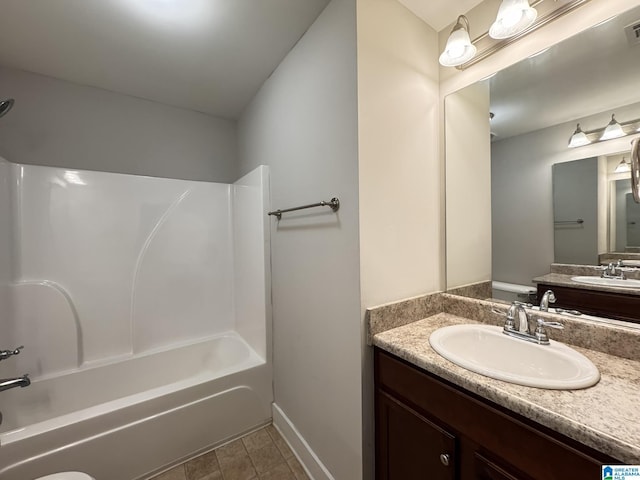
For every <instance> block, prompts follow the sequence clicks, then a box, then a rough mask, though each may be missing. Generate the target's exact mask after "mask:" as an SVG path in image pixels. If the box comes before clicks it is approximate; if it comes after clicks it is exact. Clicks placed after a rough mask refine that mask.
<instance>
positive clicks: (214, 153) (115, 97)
mask: <svg viewBox="0 0 640 480" xmlns="http://www.w3.org/2000/svg"><path fill="white" fill-rule="evenodd" d="M0 94H1V95H0V97H2V98H15V100H16V103H15V105H14V107H13V109H12V110H11V112H10V113H9V114H7V115H6V116H4V117H3V118H2V123H0V156H3V157H4V158H5V159H7V160H8V161H10V162H13V163H21V164H27V165H45V166H56V167H66V168H75V169H83V170H98V171H105V172H118V173H130V174H137V175H150V176H156V177H168V178H180V179H186V180H206V181H215V182H227V183H230V182H233V181H234V180H235V179H236V178H237V172H236V165H235V162H236V124H235V122H234V121H230V120H225V119H221V118H216V117H212V116H210V115H205V114H203V113H199V112H195V111H192V110H185V109H182V108H176V107H171V106H168V105H163V104H160V103H155V102H151V101H148V100H143V99H141V98H136V97H130V96H127V95H122V94H118V93H113V92H109V91H107V90H101V89H99V88H94V87H86V86H82V85H77V84H73V83H69V82H65V81H63V80H57V79H54V78H51V77H45V76H42V75H36V74H33V73H28V72H25V71H21V70H13V69H7V68H0Z"/></svg>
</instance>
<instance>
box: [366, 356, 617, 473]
mask: <svg viewBox="0 0 640 480" xmlns="http://www.w3.org/2000/svg"><path fill="white" fill-rule="evenodd" d="M375 372H376V377H375V378H376V406H377V408H376V426H377V429H376V445H377V455H376V458H377V468H376V471H377V476H376V478H377V479H378V480H392V479H405V480H409V479H412V478H425V477H424V474H425V472H431V473H430V475H429V476H428V478H431V479H457V478H459V479H462V480H465V479H483V480H484V479H487V480H489V479H491V480H507V479H542V478H544V479H552V478H565V479H566V478H584V479H588V478H599V475H600V471H601V466H602V464H607V463H619V461H618V460H616V459H614V458H612V457H610V456H608V455H605V454H603V453H601V452H598V451H596V450H594V449H592V448H589V447H587V446H585V445H582V444H580V443H578V442H576V441H574V440H571V439H570V438H568V437H565V436H563V435H560V434H558V433H556V432H554V431H553V430H550V429H548V428H545V427H543V426H542V425H539V424H536V423H535V422H532V421H530V420H528V419H527V418H525V417H523V416H521V415H516V414H514V413H511V412H509V411H508V410H506V409H504V408H501V407H500V406H498V405H496V404H494V403H492V402H489V401H487V400H484V399H483V398H481V397H479V396H478V395H474V394H472V393H471V392H468V391H465V390H464V389H461V388H459V387H457V386H455V385H454V384H452V383H450V382H447V381H444V380H442V379H440V378H438V377H437V376H435V375H432V374H429V373H428V372H426V371H424V370H421V369H418V368H416V367H415V366H412V365H411V364H409V363H407V362H405V361H402V360H401V359H400V358H398V357H395V356H393V355H390V354H389V353H387V352H385V351H383V350H381V349H376V352H375Z"/></svg>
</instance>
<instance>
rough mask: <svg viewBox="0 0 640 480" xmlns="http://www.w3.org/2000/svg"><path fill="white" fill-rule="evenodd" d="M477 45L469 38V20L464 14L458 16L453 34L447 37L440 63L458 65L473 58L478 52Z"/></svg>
mask: <svg viewBox="0 0 640 480" xmlns="http://www.w3.org/2000/svg"><path fill="white" fill-rule="evenodd" d="M476 51H477V50H476V47H475V46H474V45H473V44H472V43H471V39H470V38H469V20H467V17H465V16H464V15H460V16H459V17H458V21H457V22H456V24H455V26H454V27H453V30H451V34H450V35H449V38H448V39H447V45H446V46H445V47H444V52H442V55H440V58H439V61H440V65H442V66H444V67H456V66H458V65H462V64H463V63H465V62H468V61H469V60H471V59H472V58H473V57H474V56H475V54H476Z"/></svg>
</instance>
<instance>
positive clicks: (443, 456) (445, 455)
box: [440, 453, 451, 467]
mask: <svg viewBox="0 0 640 480" xmlns="http://www.w3.org/2000/svg"><path fill="white" fill-rule="evenodd" d="M450 459H451V457H450V456H449V454H448V453H441V454H440V462H441V463H442V464H443V465H444V466H445V467H448V466H449V460H450Z"/></svg>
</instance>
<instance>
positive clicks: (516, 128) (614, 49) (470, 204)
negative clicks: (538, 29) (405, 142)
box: [445, 8, 640, 301]
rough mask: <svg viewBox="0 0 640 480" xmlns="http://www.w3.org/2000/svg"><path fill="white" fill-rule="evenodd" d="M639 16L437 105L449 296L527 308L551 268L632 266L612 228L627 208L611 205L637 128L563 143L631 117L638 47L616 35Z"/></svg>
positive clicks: (638, 79) (628, 236)
mask: <svg viewBox="0 0 640 480" xmlns="http://www.w3.org/2000/svg"><path fill="white" fill-rule="evenodd" d="M639 20H640V8H635V9H632V10H630V11H628V12H626V13H625V14H622V15H620V16H618V17H616V18H614V19H612V20H611V21H608V22H606V23H602V24H599V25H596V26H594V27H592V28H591V29H589V30H586V31H584V32H582V33H580V34H578V35H576V36H574V37H572V38H569V39H568V40H565V41H564V42H562V43H559V44H557V45H555V46H553V47H551V48H550V49H548V50H546V51H544V52H541V54H539V55H535V56H532V57H530V58H527V59H525V60H523V61H521V62H519V63H517V64H515V65H513V66H511V67H509V68H507V69H505V70H503V71H500V72H498V73H497V74H496V75H495V76H493V77H490V78H489V79H486V80H484V81H481V82H479V83H477V84H475V85H471V86H469V87H467V88H465V89H463V90H460V91H458V92H456V93H454V94H451V95H449V96H448V97H447V98H446V99H445V122H446V123H445V128H446V133H445V148H446V205H447V216H446V232H447V289H448V290H450V291H453V292H455V293H459V294H468V295H471V296H474V297H478V298H487V297H497V298H504V299H520V300H534V301H535V299H536V282H534V279H539V278H540V277H542V276H545V275H548V274H550V273H551V272H552V271H553V272H555V271H556V270H554V269H555V268H557V264H575V265H580V266H582V267H584V268H590V269H591V270H589V271H588V273H584V272H582V273H575V274H576V275H583V274H588V275H599V274H600V270H595V268H596V266H599V265H600V263H605V264H608V262H609V261H613V262H615V261H617V260H618V259H621V260H624V261H627V262H633V261H634V260H636V261H637V260H640V254H637V253H634V252H633V251H632V250H633V248H634V246H633V245H632V242H633V241H635V240H634V238H635V237H634V236H633V234H634V233H635V231H634V232H633V233H629V232H628V231H627V230H624V231H623V230H621V229H620V227H619V225H620V222H621V221H623V220H622V218H623V217H625V220H624V221H625V222H627V221H633V220H629V218H630V217H631V216H633V215H635V213H631V211H630V210H627V207H626V203H625V204H624V205H625V207H624V212H623V211H622V210H620V209H622V206H620V209H618V208H617V206H616V201H619V202H623V201H624V202H626V197H623V194H622V193H620V194H619V195H620V198H618V193H617V185H618V184H617V183H616V182H617V181H620V182H621V185H622V184H624V183H625V182H626V184H627V186H628V187H629V188H628V189H627V193H629V192H630V191H631V190H630V180H629V177H630V174H629V173H628V172H624V173H619V171H620V169H619V168H618V167H619V166H620V163H621V162H622V161H623V157H624V158H625V161H624V163H627V162H628V161H629V159H630V158H629V157H630V142H631V140H633V139H634V138H636V137H638V136H639V134H640V130H639V131H638V132H637V133H636V131H635V127H634V128H633V129H631V130H629V129H628V130H629V131H630V132H631V134H630V135H628V136H625V137H621V138H617V139H612V140H607V141H601V142H598V143H594V144H589V145H585V146H581V147H578V148H569V146H568V142H569V139H570V137H571V135H572V134H573V132H574V131H575V129H576V124H577V123H580V125H581V127H582V129H583V130H585V131H593V130H596V129H604V127H605V126H606V125H607V124H608V123H609V121H610V120H611V115H612V114H615V117H616V119H617V120H618V121H620V122H621V123H623V122H625V121H630V120H633V119H638V118H640V90H638V89H637V85H638V84H640V64H639V63H638V62H637V58H638V55H640V45H638V44H634V43H633V42H630V41H628V38H627V36H626V35H625V27H627V26H628V25H633V24H636V23H639V22H638V21H639ZM594 45H597V46H598V48H594ZM487 105H488V108H486V106H487ZM490 113H491V115H490ZM490 116H491V120H489V118H490ZM638 127H640V125H639V126H638ZM462 129H464V132H465V133H464V137H463V136H462ZM462 138H464V141H463V140H461V139H462ZM470 138H473V140H472V141H471V140H469V139H470ZM617 168H618V170H617V171H616V169H617ZM471 194H472V195H471ZM628 226H629V227H631V226H632V225H631V224H629V225H628ZM639 230H640V228H639ZM634 257H637V258H635V259H634ZM628 264H629V265H630V263H628ZM634 275H640V271H638V272H630V273H629V276H634ZM492 282H493V286H494V287H495V285H496V284H498V285H500V284H501V285H502V286H503V287H504V290H511V291H510V292H507V293H506V294H505V295H504V297H503V296H502V294H501V293H500V292H499V291H498V289H495V288H494V289H492ZM497 282H500V283H497ZM638 295H639V298H640V292H638Z"/></svg>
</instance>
